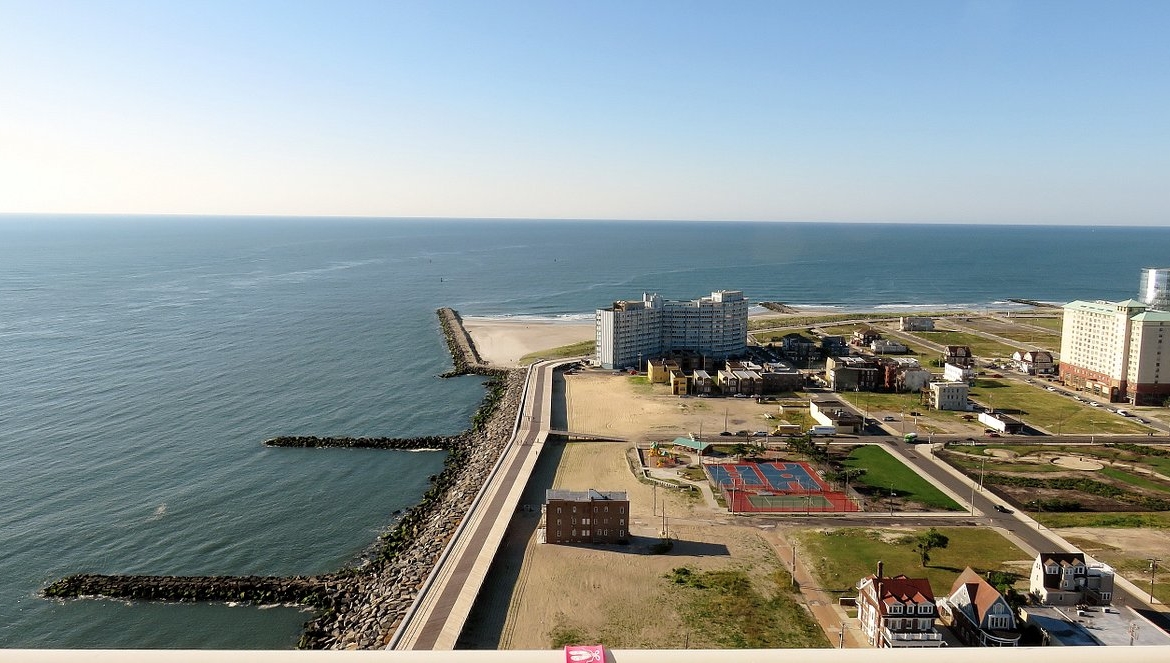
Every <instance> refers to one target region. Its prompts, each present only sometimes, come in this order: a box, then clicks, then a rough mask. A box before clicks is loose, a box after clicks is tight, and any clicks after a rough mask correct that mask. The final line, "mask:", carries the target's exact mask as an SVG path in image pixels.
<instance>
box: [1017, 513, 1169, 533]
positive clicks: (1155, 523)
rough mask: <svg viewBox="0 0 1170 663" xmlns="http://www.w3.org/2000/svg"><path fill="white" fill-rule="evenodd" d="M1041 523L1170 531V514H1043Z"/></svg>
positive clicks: (1053, 526)
mask: <svg viewBox="0 0 1170 663" xmlns="http://www.w3.org/2000/svg"><path fill="white" fill-rule="evenodd" d="M1040 522H1041V523H1042V524H1043V525H1044V526H1046V527H1051V528H1060V527H1121V528H1137V527H1148V528H1153V529H1170V513H1165V512H1161V511H1159V512H1152V513H1129V512H1123V513H1077V512H1064V513H1047V512H1045V513H1042V514H1040Z"/></svg>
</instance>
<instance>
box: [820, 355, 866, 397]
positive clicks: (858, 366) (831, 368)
mask: <svg viewBox="0 0 1170 663" xmlns="http://www.w3.org/2000/svg"><path fill="white" fill-rule="evenodd" d="M825 373H826V374H827V376H828V378H829V388H830V389H832V390H833V391H873V390H874V388H875V387H876V386H877V384H878V364H877V361H876V360H875V359H873V358H868V357H850V356H844V357H829V358H828V359H827V360H825Z"/></svg>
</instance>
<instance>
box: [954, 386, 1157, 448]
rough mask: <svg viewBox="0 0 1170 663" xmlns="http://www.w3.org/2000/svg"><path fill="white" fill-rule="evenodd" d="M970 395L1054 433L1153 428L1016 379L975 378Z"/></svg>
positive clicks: (1092, 432) (1126, 430)
mask: <svg viewBox="0 0 1170 663" xmlns="http://www.w3.org/2000/svg"><path fill="white" fill-rule="evenodd" d="M970 396H971V399H972V400H974V401H976V402H978V403H982V404H984V405H987V406H989V407H992V408H995V409H1000V410H1003V411H1005V412H1007V413H1009V414H1011V415H1012V416H1014V417H1017V418H1019V419H1022V420H1023V421H1025V422H1026V423H1028V424H1030V425H1032V426H1037V427H1039V428H1043V429H1045V430H1047V431H1049V432H1052V433H1058V434H1060V433H1063V434H1087V435H1092V434H1094V433H1102V434H1109V433H1128V434H1138V435H1143V434H1145V433H1146V432H1148V431H1149V430H1150V429H1149V428H1147V427H1146V426H1143V425H1142V424H1139V423H1138V422H1136V421H1134V420H1133V419H1132V418H1128V417H1121V416H1118V415H1116V414H1114V413H1112V412H1110V411H1108V410H1106V409H1105V408H1095V407H1088V406H1086V405H1084V404H1083V403H1078V402H1077V401H1074V400H1072V399H1071V398H1069V397H1067V396H1060V395H1058V394H1055V393H1052V392H1050V391H1045V390H1043V389H1038V388H1036V387H1034V386H1032V385H1029V384H1024V383H1020V382H1016V381H1015V380H999V379H994V378H980V379H978V380H976V381H975V387H974V388H973V389H972V390H971V394H970Z"/></svg>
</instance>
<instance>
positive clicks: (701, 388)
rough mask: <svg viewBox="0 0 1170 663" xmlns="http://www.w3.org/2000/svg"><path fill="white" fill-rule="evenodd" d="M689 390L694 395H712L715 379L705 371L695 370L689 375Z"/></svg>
mask: <svg viewBox="0 0 1170 663" xmlns="http://www.w3.org/2000/svg"><path fill="white" fill-rule="evenodd" d="M691 389H692V390H693V391H694V392H695V393H696V394H713V393H715V379H714V378H712V377H711V374H710V373H708V372H707V371H704V370H702V369H699V370H696V371H695V372H694V373H692V374H691Z"/></svg>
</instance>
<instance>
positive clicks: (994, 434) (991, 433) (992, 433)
mask: <svg viewBox="0 0 1170 663" xmlns="http://www.w3.org/2000/svg"><path fill="white" fill-rule="evenodd" d="M984 435H986V436H987V437H999V433H997V432H995V431H991V432H990V433H984Z"/></svg>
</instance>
